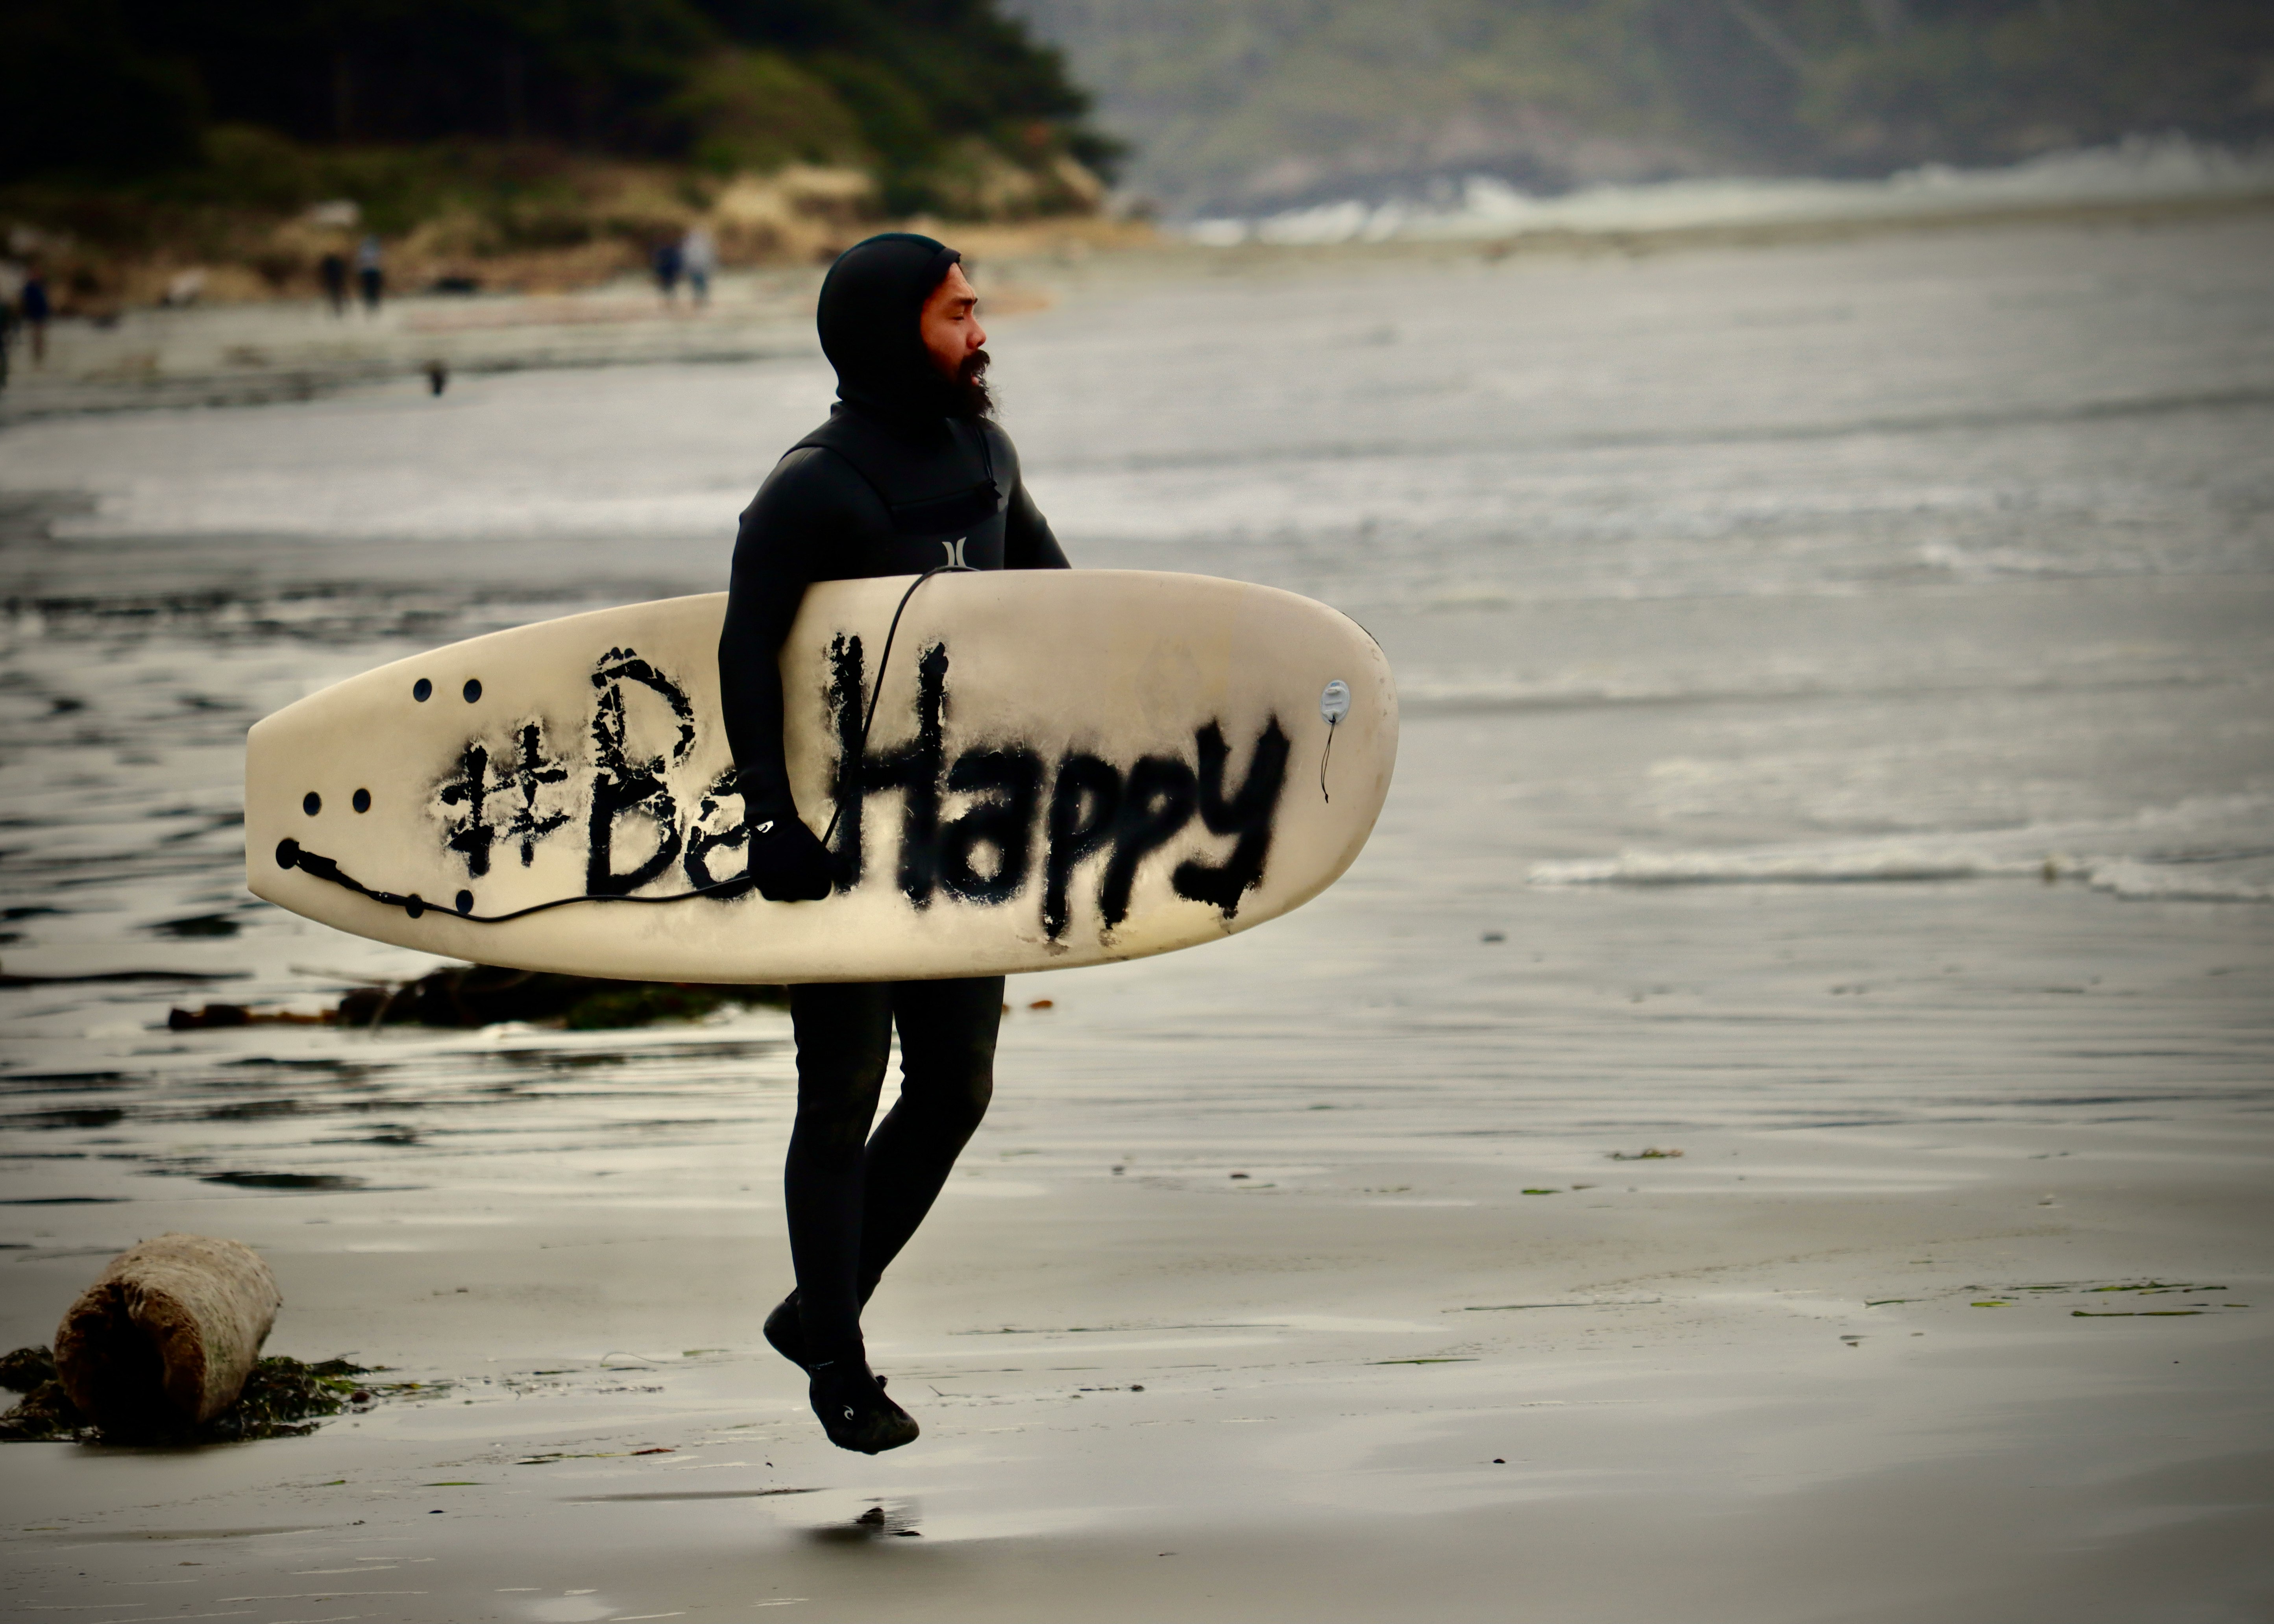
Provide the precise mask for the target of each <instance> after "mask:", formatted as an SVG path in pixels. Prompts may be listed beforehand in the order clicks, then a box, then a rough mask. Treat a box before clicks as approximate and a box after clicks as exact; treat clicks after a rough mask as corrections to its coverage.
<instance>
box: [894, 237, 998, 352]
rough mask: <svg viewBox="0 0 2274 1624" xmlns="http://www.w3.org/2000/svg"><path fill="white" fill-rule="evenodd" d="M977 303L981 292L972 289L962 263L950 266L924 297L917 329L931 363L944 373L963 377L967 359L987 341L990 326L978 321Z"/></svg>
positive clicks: (904, 306)
mask: <svg viewBox="0 0 2274 1624" xmlns="http://www.w3.org/2000/svg"><path fill="white" fill-rule="evenodd" d="M978 306H979V295H978V294H977V293H976V292H975V291H974V290H973V289H972V286H971V283H970V281H969V279H968V278H967V277H966V276H965V275H964V274H963V267H961V266H960V265H951V266H949V267H947V274H946V275H945V276H944V277H942V278H941V279H940V284H939V286H938V287H937V288H934V289H932V290H931V297H930V298H928V299H926V300H925V301H924V307H923V315H922V318H921V319H920V320H919V323H918V327H917V330H918V331H919V332H920V333H921V334H922V336H923V346H924V349H925V350H927V351H928V352H929V353H930V356H931V359H932V365H935V366H937V367H938V368H939V370H940V372H941V374H942V376H944V377H947V378H959V379H960V378H961V377H962V376H963V375H964V365H963V364H964V362H965V360H966V359H967V358H968V357H970V356H972V355H975V354H976V353H977V352H978V350H979V349H980V347H981V346H982V345H983V344H984V343H986V342H987V330H986V329H985V328H984V327H981V326H980V325H979V317H978V313H977V312H978ZM901 308H902V309H903V310H905V309H907V306H906V305H902V306H901ZM901 330H902V331H903V332H905V331H907V329H906V328H902V329H901Z"/></svg>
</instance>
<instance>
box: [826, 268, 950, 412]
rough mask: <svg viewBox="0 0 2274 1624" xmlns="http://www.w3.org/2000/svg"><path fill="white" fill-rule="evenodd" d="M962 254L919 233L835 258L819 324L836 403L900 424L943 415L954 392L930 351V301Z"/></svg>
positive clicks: (948, 409)
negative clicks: (926, 320) (926, 338)
mask: <svg viewBox="0 0 2274 1624" xmlns="http://www.w3.org/2000/svg"><path fill="white" fill-rule="evenodd" d="M962 258H963V256H962V255H961V254H960V253H958V252H955V250H954V249H953V248H950V247H948V246H946V245H945V244H942V243H938V242H935V241H934V240H933V239H932V238H930V237H919V236H917V235H916V234H915V232H913V231H887V232H885V233H883V234H882V235H881V236H877V237H870V238H869V239H868V240H867V241H865V242H861V243H855V244H854V245H853V246H852V247H850V248H848V249H847V250H846V251H845V252H843V253H841V254H840V255H838V256H837V262H836V263H835V264H834V265H832V266H831V267H829V274H828V275H827V276H826V277H825V278H824V279H823V281H822V284H821V305H820V310H819V312H818V313H817V320H816V325H817V327H819V328H820V330H821V352H822V353H823V354H824V355H825V356H827V357H829V364H830V365H832V366H833V367H835V368H836V369H837V395H838V398H839V399H840V400H843V401H847V402H850V403H852V404H853V405H855V406H861V407H865V408H866V409H868V410H870V411H874V412H878V413H881V414H883V415H885V416H886V417H896V418H901V419H909V418H926V417H946V416H948V415H949V414H950V413H951V412H953V410H954V409H955V401H956V396H955V387H954V385H953V383H952V382H951V381H950V380H947V379H945V378H944V377H942V376H941V375H940V372H939V369H938V368H937V366H936V365H933V363H932V359H931V357H930V353H929V352H928V351H926V350H925V349H924V345H923V332H922V316H923V306H924V301H925V300H926V299H928V298H930V297H931V292H932V289H935V288H937V287H938V286H939V284H940V279H941V278H943V277H945V275H946V274H947V273H948V267H951V266H953V265H954V264H956V263H957V262H958V261H959V260H960V259H962Z"/></svg>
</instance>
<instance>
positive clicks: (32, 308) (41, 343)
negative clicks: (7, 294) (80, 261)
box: [16, 265, 55, 366]
mask: <svg viewBox="0 0 2274 1624" xmlns="http://www.w3.org/2000/svg"><path fill="white" fill-rule="evenodd" d="M16 308H17V312H18V313H19V314H20V315H21V316H22V317H23V319H24V326H25V327H26V329H28V330H29V331H30V333H31V335H32V365H34V366H45V365H47V364H48V318H49V317H50V316H51V315H53V314H54V313H55V310H54V307H53V306H52V305H49V303H48V279H47V278H46V277H45V276H44V275H42V274H41V273H40V267H38V266H36V265H35V266H34V267H32V269H31V271H30V273H29V274H27V275H26V277H25V278H24V289H23V291H22V292H21V293H19V294H18V295H17V296H16Z"/></svg>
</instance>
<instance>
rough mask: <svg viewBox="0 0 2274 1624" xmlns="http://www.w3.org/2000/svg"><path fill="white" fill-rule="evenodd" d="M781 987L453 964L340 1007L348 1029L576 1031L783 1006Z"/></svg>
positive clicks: (371, 990)
mask: <svg viewBox="0 0 2274 1624" xmlns="http://www.w3.org/2000/svg"><path fill="white" fill-rule="evenodd" d="M788 998H789V993H788V989H786V988H781V987H767V986H757V987H742V986H719V985H713V984H712V983H709V982H688V983H679V982H673V981H610V980H607V979H606V978H603V977H600V976H593V975H554V974H549V973H547V972H544V971H538V970H504V969H499V968H496V967H494V966H489V965H453V966H449V967H448V968H447V969H441V970H436V971H433V972H432V973H431V974H426V975H422V976H420V977H419V978H418V980H417V981H405V982H403V983H402V984H401V985H399V986H395V987H358V988H357V989H355V990H354V991H353V992H351V993H350V994H348V996H346V997H344V998H343V999H341V1000H340V1003H339V1008H338V1011H336V1013H335V1019H336V1020H337V1021H338V1022H339V1024H340V1025H342V1026H382V1025H385V1026H396V1025H417V1026H491V1025H493V1024H495V1023H496V1022H499V1021H507V1020H525V1021H532V1022H534V1021H546V1022H554V1021H557V1022H559V1023H560V1024H561V1025H562V1026H567V1027H569V1029H570V1030H572V1031H580V1032H583V1031H602V1030H609V1029H614V1028H617V1027H622V1026H646V1025H648V1024H650V1023H651V1022H653V1021H659V1020H695V1019H700V1018H701V1017H703V1016H704V1015H708V1014H709V1013H711V1012H712V1011H713V1010H716V1009H719V1008H720V1007H721V1006H722V1005H725V1004H784V1003H787V1001H788Z"/></svg>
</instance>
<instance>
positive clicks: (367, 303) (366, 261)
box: [355, 236, 387, 316]
mask: <svg viewBox="0 0 2274 1624" xmlns="http://www.w3.org/2000/svg"><path fill="white" fill-rule="evenodd" d="M355 263H356V282H358V284H359V285H360V286H361V287H362V289H363V308H364V312H365V314H367V315H373V316H376V315H377V314H379V300H380V294H381V293H383V292H384V291H386V289H387V259H386V255H385V253H384V252H383V251H381V249H380V245H379V238H378V237H375V236H373V237H365V238H364V239H363V241H362V242H361V243H360V244H357V247H356V257H355Z"/></svg>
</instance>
